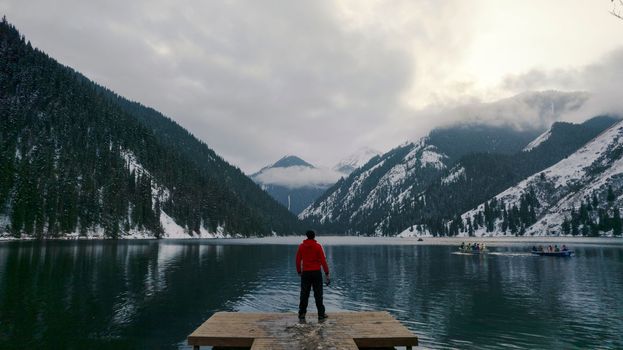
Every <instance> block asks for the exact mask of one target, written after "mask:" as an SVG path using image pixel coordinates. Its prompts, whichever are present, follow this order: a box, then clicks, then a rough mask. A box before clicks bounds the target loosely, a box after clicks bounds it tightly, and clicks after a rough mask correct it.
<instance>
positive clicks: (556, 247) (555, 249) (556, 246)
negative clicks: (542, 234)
mask: <svg viewBox="0 0 623 350" xmlns="http://www.w3.org/2000/svg"><path fill="white" fill-rule="evenodd" d="M554 251H555V252H556V253H558V252H559V251H560V248H558V244H556V245H555V246H554Z"/></svg>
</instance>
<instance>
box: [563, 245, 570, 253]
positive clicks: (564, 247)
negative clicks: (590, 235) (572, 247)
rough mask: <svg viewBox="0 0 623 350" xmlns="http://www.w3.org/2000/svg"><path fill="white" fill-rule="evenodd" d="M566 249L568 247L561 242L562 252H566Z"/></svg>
mask: <svg viewBox="0 0 623 350" xmlns="http://www.w3.org/2000/svg"><path fill="white" fill-rule="evenodd" d="M567 250H569V249H567V246H566V245H564V244H563V245H562V251H563V252H566V251H567Z"/></svg>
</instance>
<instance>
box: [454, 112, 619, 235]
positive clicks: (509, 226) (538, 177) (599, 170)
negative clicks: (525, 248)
mask: <svg viewBox="0 0 623 350" xmlns="http://www.w3.org/2000/svg"><path fill="white" fill-rule="evenodd" d="M622 208H623V122H618V123H617V124H615V125H614V126H612V127H610V128H609V129H608V130H606V131H605V132H603V133H601V134H600V135H599V136H598V137H596V138H595V139H593V140H592V141H591V142H589V143H587V144H586V145H585V146H583V147H582V148H580V149H579V150H578V151H577V152H575V153H573V154H572V155H570V156H568V157H566V158H565V159H563V160H561V161H560V162H558V163H556V164H554V165H553V166H551V167H549V168H547V169H546V170H544V171H542V172H539V173H536V174H534V175H532V176H530V177H528V178H527V179H525V180H523V181H521V182H520V183H519V184H517V185H516V186H512V187H510V188H508V189H506V190H505V191H503V192H502V193H500V194H498V195H497V196H495V197H494V198H493V199H491V200H488V201H486V202H484V203H482V204H480V205H479V206H478V207H477V208H475V209H473V210H471V211H469V212H466V213H465V214H463V215H462V216H461V217H460V218H458V219H457V220H456V221H455V222H456V223H455V224H454V225H455V226H457V228H458V232H457V233H458V234H466V235H479V236H480V235H485V234H496V235H499V234H503V235H504V234H511V235H524V234H525V235H548V234H561V233H562V234H573V235H577V234H582V235H591V236H598V235H615V236H619V235H621V231H622V222H621V209H622Z"/></svg>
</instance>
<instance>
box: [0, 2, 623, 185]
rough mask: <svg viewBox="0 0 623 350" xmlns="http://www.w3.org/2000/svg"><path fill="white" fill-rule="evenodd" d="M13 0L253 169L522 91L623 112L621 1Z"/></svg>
mask: <svg viewBox="0 0 623 350" xmlns="http://www.w3.org/2000/svg"><path fill="white" fill-rule="evenodd" d="M0 9H1V11H3V12H4V13H5V14H6V16H7V18H8V20H9V21H10V22H12V23H13V24H15V25H16V26H17V28H18V29H19V30H20V31H21V32H22V33H23V34H24V35H25V36H26V37H27V38H28V39H29V40H30V41H31V42H32V43H33V44H34V45H35V46H37V47H39V48H41V49H42V50H44V51H46V52H47V53H49V54H50V55H51V56H53V57H55V58H56V59H58V60H59V61H60V62H61V63H64V64H66V65H69V66H71V67H73V68H75V69H76V70H78V71H80V72H82V73H84V74H85V75H87V76H88V77H90V78H91V79H93V80H95V81H96V82H98V83H100V84H103V85H105V86H107V87H109V88H111V89H113V90H114V91H116V92H118V93H120V94H121V95H123V96H126V97H128V98H130V99H133V100H137V101H139V102H141V103H143V104H145V105H148V106H151V107H154V108H156V109H158V110H159V111H161V112H163V113H164V114H166V115H167V116H169V117H171V118H172V119H174V120H176V121H177V122H179V123H180V124H181V125H183V126H184V127H186V128H187V129H189V130H190V131H191V132H192V133H193V134H195V135H196V136H197V137H199V138H201V139H202V140H204V141H205V142H207V143H208V145H210V146H211V147H212V148H214V149H215V150H216V151H217V152H218V153H219V154H221V155H222V156H223V157H225V159H227V160H228V161H230V162H231V163H233V164H235V165H237V166H239V167H241V168H242V169H243V170H244V171H245V172H249V173H251V172H254V171H257V170H258V169H260V168H261V167H263V166H264V165H266V164H269V163H272V162H274V161H276V160H277V159H279V158H281V156H283V155H284V154H296V155H298V156H300V157H302V158H303V159H305V160H307V161H308V162H311V163H313V164H320V165H327V166H330V165H332V164H333V163H336V162H337V161H338V160H339V159H341V158H342V157H344V156H346V155H348V154H349V153H352V152H353V151H355V150H357V149H358V148H360V147H364V146H370V147H372V148H376V149H379V150H387V149H389V148H391V147H394V146H396V145H398V144H400V143H402V142H404V141H406V140H408V139H415V138H417V137H420V136H422V135H424V134H426V133H427V132H428V131H429V130H430V128H432V127H434V126H437V125H440V124H442V123H448V122H450V121H455V120H461V119H464V118H467V117H466V116H465V115H463V114H462V113H461V111H465V110H471V111H473V110H474V107H473V106H488V103H489V102H493V101H496V100H498V99H503V98H508V97H510V96H513V95H515V94H518V93H521V92H524V91H530V90H545V89H557V90H563V91H579V90H581V91H588V92H590V94H591V98H590V99H589V100H588V101H587V102H586V103H584V104H583V106H582V108H580V109H579V110H577V109H576V110H574V111H573V113H569V114H568V115H560V116H557V118H558V117H559V118H563V119H581V118H586V117H588V116H589V114H591V113H600V112H612V111H618V110H621V105H620V103H621V102H620V101H619V100H621V99H620V98H619V96H620V92H621V91H622V89H621V88H622V86H621V85H623V20H619V19H617V18H615V17H614V16H612V15H610V14H609V10H610V9H611V2H610V1H609V0H564V1H563V0H547V1H543V0H524V1H517V0H474V1H464V0H447V1H443V0H405V1H401V0H397V1H375V0H343V1H342V0H326V1H324V0H313V1H292V0H283V1H275V0H267V1H255V0H247V1H238V0H229V1H198V0H194V1H193V0H176V1H157V0H135V1H117V0H107V1H83V0H55V1H50V0H0ZM507 114H508V113H507ZM510 114H511V115H510V116H508V118H515V119H522V118H527V120H529V119H530V117H529V116H524V115H522V113H510ZM491 118H496V116H495V115H493V116H491ZM520 124H521V123H520Z"/></svg>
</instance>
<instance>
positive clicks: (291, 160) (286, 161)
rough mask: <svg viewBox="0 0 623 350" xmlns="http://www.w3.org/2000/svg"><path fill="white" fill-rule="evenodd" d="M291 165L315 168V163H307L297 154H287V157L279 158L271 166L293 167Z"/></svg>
mask: <svg viewBox="0 0 623 350" xmlns="http://www.w3.org/2000/svg"><path fill="white" fill-rule="evenodd" d="M291 166H301V167H308V168H315V167H314V166H313V165H311V164H309V163H307V162H306V161H304V160H303V159H301V158H299V157H297V156H292V155H288V156H285V157H283V158H281V159H279V160H278V161H276V162H275V163H274V164H273V165H271V166H270V167H271V168H288V167H291Z"/></svg>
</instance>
